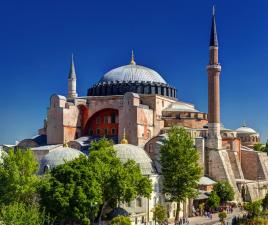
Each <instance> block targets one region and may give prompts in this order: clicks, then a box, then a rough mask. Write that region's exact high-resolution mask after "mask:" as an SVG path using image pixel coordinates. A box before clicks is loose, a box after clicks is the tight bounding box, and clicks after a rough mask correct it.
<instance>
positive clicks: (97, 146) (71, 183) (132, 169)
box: [40, 139, 152, 223]
mask: <svg viewBox="0 0 268 225" xmlns="http://www.w3.org/2000/svg"><path fill="white" fill-rule="evenodd" d="M47 176H48V177H47V179H45V181H44V182H43V184H42V186H41V188H40V196H41V201H40V202H41V204H42V206H43V207H45V208H46V209H47V210H48V212H49V213H51V215H53V216H55V217H56V218H57V219H58V220H65V221H66V222H69V223H72V222H82V223H86V222H85V221H88V219H90V220H91V222H93V221H94V219H95V217H96V215H97V214H99V215H100V216H99V221H101V218H102V214H103V210H104V209H105V208H106V207H107V206H108V205H109V206H111V207H115V206H117V205H118V204H120V203H124V202H130V201H132V200H134V199H135V198H136V197H137V196H144V197H149V196H150V193H151V192H152V185H151V181H150V180H149V178H147V177H145V176H142V174H141V171H140V168H139V166H138V165H137V164H136V163H135V162H134V161H131V160H129V161H127V162H125V163H122V162H121V161H120V159H119V158H118V157H117V156H116V152H115V150H114V148H113V146H112V143H111V142H110V141H108V140H107V139H101V140H100V141H94V142H93V143H92V145H91V149H90V155H89V157H88V158H86V157H80V158H78V159H75V160H74V161H71V162H67V163H65V164H63V165H60V166H58V167H56V168H54V169H52V171H51V172H50V174H48V175H47Z"/></svg>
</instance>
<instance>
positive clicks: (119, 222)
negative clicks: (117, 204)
mask: <svg viewBox="0 0 268 225" xmlns="http://www.w3.org/2000/svg"><path fill="white" fill-rule="evenodd" d="M111 225H131V220H130V218H129V217H126V216H117V217H114V218H113V219H112V221H111Z"/></svg>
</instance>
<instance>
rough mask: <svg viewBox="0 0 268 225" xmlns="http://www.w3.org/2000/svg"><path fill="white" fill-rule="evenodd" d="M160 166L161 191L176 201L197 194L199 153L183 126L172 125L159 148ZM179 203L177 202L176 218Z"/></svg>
mask: <svg viewBox="0 0 268 225" xmlns="http://www.w3.org/2000/svg"><path fill="white" fill-rule="evenodd" d="M160 153H161V156H160V161H161V168H162V174H163V177H164V182H163V186H164V188H163V191H164V193H169V194H170V195H171V199H170V200H171V201H175V202H177V203H179V202H181V201H184V200H186V199H187V198H192V197H194V196H196V195H197V191H196V188H197V183H198V180H199V179H200V177H201V171H202V169H201V167H200V165H199V163H198V159H199V154H198V151H197V150H196V149H195V148H194V147H193V141H192V138H191V137H190V135H189V134H188V132H187V131H186V130H185V129H183V128H178V127H172V128H171V129H170V130H169V131H168V138H167V139H166V140H164V143H163V146H162V147H161V150H160ZM179 205H180V204H177V213H176V215H177V216H176V219H177V217H178V211H179Z"/></svg>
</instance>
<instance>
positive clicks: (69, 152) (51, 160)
mask: <svg viewBox="0 0 268 225" xmlns="http://www.w3.org/2000/svg"><path fill="white" fill-rule="evenodd" d="M80 155H85V154H84V153H83V152H81V151H79V150H77V149H74V148H69V147H63V146H60V147H59V148H55V149H53V150H51V151H50V152H49V153H48V154H47V155H46V156H45V157H44V158H43V159H42V160H41V162H40V173H42V172H44V168H45V167H48V168H50V169H52V168H54V167H56V166H58V165H61V164H64V162H65V161H72V160H74V159H76V158H78V157H79V156H80Z"/></svg>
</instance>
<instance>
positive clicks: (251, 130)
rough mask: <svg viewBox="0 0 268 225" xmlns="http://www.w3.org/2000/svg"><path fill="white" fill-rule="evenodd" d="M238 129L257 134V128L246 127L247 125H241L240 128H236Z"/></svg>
mask: <svg viewBox="0 0 268 225" xmlns="http://www.w3.org/2000/svg"><path fill="white" fill-rule="evenodd" d="M236 131H237V132H238V133H249V134H257V132H256V131H255V130H253V129H252V128H250V127H246V126H242V127H239V128H238V129H236Z"/></svg>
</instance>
